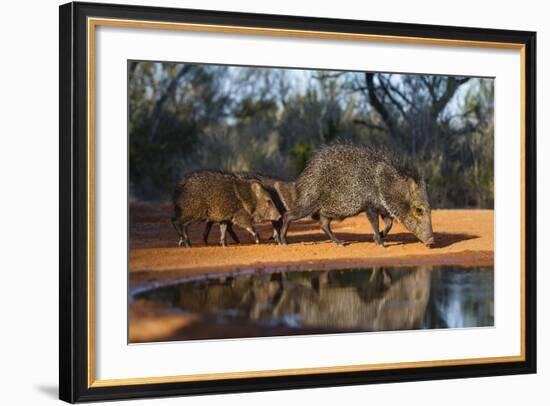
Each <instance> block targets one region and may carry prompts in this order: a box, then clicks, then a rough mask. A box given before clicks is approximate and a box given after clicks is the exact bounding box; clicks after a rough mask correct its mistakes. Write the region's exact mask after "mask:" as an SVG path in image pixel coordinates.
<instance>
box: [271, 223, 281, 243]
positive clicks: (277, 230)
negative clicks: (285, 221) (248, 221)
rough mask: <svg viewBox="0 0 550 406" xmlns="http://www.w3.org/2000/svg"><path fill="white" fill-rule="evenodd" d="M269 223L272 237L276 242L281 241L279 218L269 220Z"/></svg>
mask: <svg viewBox="0 0 550 406" xmlns="http://www.w3.org/2000/svg"><path fill="white" fill-rule="evenodd" d="M271 225H272V227H273V237H272V238H273V239H274V240H275V242H276V243H280V242H281V239H280V237H279V233H280V232H281V226H282V224H281V221H280V220H277V221H272V222H271Z"/></svg>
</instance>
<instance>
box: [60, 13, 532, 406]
mask: <svg viewBox="0 0 550 406" xmlns="http://www.w3.org/2000/svg"><path fill="white" fill-rule="evenodd" d="M535 41H536V35H535V33H533V32H524V31H508V30H494V29H482V28H461V27H444V26H428V25H415V24H396V23H385V22H372V21H352V20H335V19H318V18H306V17H290V16H276V15H258V14H246V13H229V12H214V11H202V10H183V9H166V8H154V7H140V6H121V5H105V4H93V3H69V4H66V5H63V6H61V7H60V185H61V187H60V236H61V237H60V238H61V241H60V398H61V399H63V400H65V401H68V402H79V401H93V400H108V399H121V398H138V397H154V396H175V395H191V394H208V393H230V392H240V391H259V390H273V389H291V388H307V387H322V386H333V385H354V384H368V383H379V382H401V381H413V380H426V379H446V378H461V377H478V376H489V375H504V374H520V373H534V372H535V371H536V341H535V340H536V324H535V320H536V306H535V304H536V207H535V204H536V203H535V202H536V190H535V185H536V170H535V168H536V164H535V147H536V143H535V111H536V108H535V107H536V105H535V104H536V100H535V55H536V46H535Z"/></svg>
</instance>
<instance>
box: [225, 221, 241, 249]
mask: <svg viewBox="0 0 550 406" xmlns="http://www.w3.org/2000/svg"><path fill="white" fill-rule="evenodd" d="M227 232H228V233H229V235H230V236H231V238H233V241H235V242H236V243H237V244H240V243H241V240H239V237H237V234H235V231H233V224H231V223H227Z"/></svg>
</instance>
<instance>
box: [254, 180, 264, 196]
mask: <svg viewBox="0 0 550 406" xmlns="http://www.w3.org/2000/svg"><path fill="white" fill-rule="evenodd" d="M262 192H263V187H262V185H260V183H259V182H252V193H254V196H256V198H260V197H261V196H262Z"/></svg>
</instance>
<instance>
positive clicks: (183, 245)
mask: <svg viewBox="0 0 550 406" xmlns="http://www.w3.org/2000/svg"><path fill="white" fill-rule="evenodd" d="M178 247H184V248H191V244H190V243H188V242H187V241H184V240H183V238H181V239H180V240H179V241H178Z"/></svg>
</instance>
